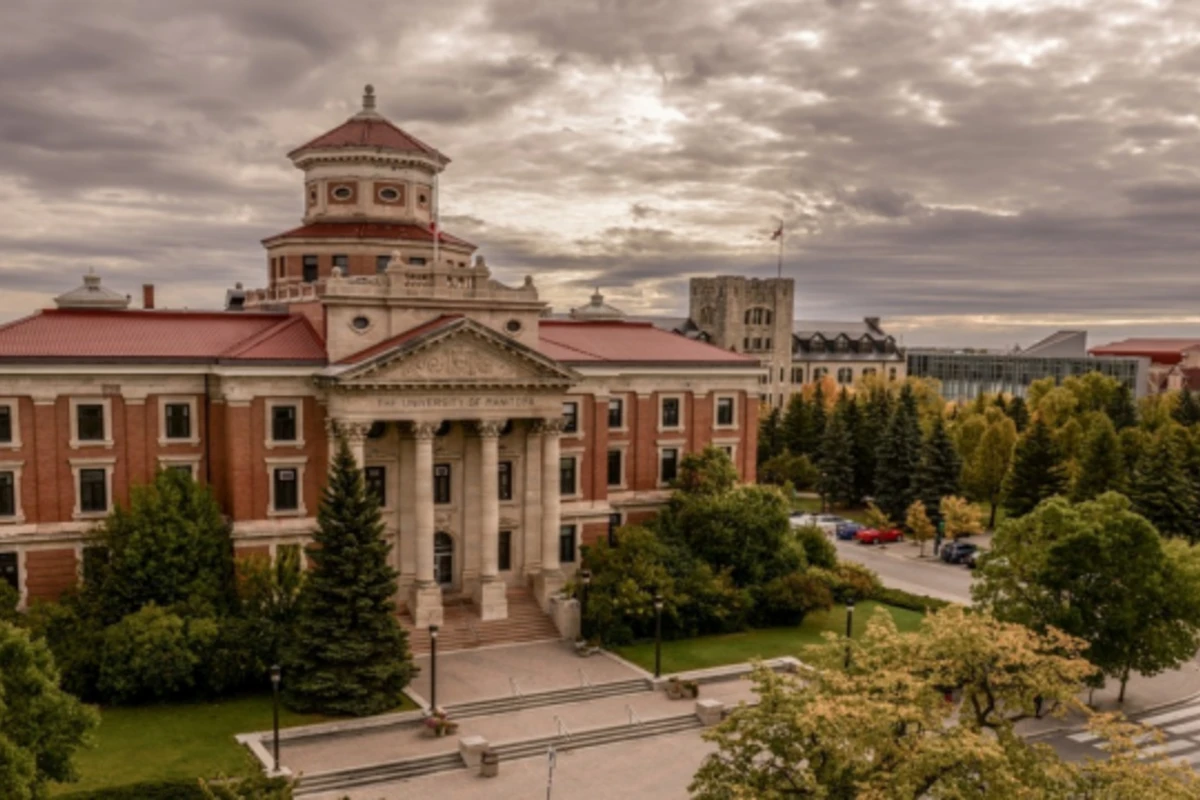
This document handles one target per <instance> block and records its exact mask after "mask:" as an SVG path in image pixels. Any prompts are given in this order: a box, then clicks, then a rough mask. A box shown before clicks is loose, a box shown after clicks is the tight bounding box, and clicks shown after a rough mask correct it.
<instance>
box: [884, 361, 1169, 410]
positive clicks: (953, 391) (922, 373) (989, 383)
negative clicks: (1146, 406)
mask: <svg viewBox="0 0 1200 800" xmlns="http://www.w3.org/2000/svg"><path fill="white" fill-rule="evenodd" d="M1149 371H1150V360H1149V359H1146V358H1106V357H1093V356H1070V357H1064V356H1030V355H1022V354H1020V353H1012V354H1009V353H952V352H940V351H936V350H909V351H908V374H909V375H912V376H914V377H918V378H935V379H937V380H938V381H940V382H941V384H942V397H944V398H945V399H946V400H973V399H975V398H976V397H978V396H979V395H980V394H984V393H987V394H1001V393H1004V394H1010V395H1012V396H1014V397H1024V396H1025V393H1026V392H1027V391H1028V390H1029V384H1031V383H1033V382H1034V381H1036V380H1040V379H1042V378H1046V377H1050V378H1054V380H1055V382H1056V383H1061V382H1062V381H1063V379H1064V378H1068V377H1070V376H1072V375H1085V374H1087V373H1089V372H1099V373H1101V374H1103V375H1108V376H1109V377H1113V378H1116V379H1117V380H1119V381H1121V382H1122V383H1124V384H1125V385H1126V386H1128V387H1129V388H1130V389H1131V390H1132V391H1133V393H1134V396H1135V397H1141V396H1143V395H1145V394H1146V389H1147V386H1148V382H1149V378H1148V376H1149Z"/></svg>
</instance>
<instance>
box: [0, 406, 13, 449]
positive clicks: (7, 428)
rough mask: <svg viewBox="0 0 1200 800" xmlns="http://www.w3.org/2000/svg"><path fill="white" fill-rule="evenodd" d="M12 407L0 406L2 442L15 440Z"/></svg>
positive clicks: (0, 437)
mask: <svg viewBox="0 0 1200 800" xmlns="http://www.w3.org/2000/svg"><path fill="white" fill-rule="evenodd" d="M12 420H13V413H12V406H0V442H4V443H6V444H7V443H8V442H11V441H12V440H13V424H12Z"/></svg>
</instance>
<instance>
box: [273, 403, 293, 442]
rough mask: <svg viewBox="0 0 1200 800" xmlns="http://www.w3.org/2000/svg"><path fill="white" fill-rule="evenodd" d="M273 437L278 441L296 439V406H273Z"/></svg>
mask: <svg viewBox="0 0 1200 800" xmlns="http://www.w3.org/2000/svg"><path fill="white" fill-rule="evenodd" d="M271 439H272V441H276V442H294V441H296V407H295V406H271Z"/></svg>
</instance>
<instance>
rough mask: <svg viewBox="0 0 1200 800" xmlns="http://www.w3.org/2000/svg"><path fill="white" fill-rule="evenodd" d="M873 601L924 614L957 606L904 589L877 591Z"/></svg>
mask: <svg viewBox="0 0 1200 800" xmlns="http://www.w3.org/2000/svg"><path fill="white" fill-rule="evenodd" d="M871 599H872V600H878V601H879V602H881V603H885V604H887V605H889V606H897V607H898V608H907V609H908V610H909V611H920V612H921V613H922V614H924V613H927V612H929V611H938V610H940V609H943V608H945V607H946V606H952V605H955V604H954V603H951V602H950V601H949V600H943V599H941V598H940V597H930V596H929V595H926V594H913V593H912V592H906V591H904V590H903V589H892V588H889V587H886V586H885V587H884V588H882V589H880V590H879V591H877V592H876V593H875V594H874V595H873V596H872V597H871Z"/></svg>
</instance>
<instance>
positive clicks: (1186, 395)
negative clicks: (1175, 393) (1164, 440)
mask: <svg viewBox="0 0 1200 800" xmlns="http://www.w3.org/2000/svg"><path fill="white" fill-rule="evenodd" d="M1171 415H1172V416H1173V417H1175V421H1176V422H1178V423H1179V424H1180V425H1182V426H1183V427H1185V428H1190V427H1192V426H1193V425H1195V424H1196V423H1197V422H1200V403H1198V402H1196V395H1194V394H1192V393H1191V392H1190V391H1188V389H1187V388H1186V387H1185V388H1183V389H1180V390H1179V397H1178V400H1177V401H1176V403H1175V409H1174V410H1173V411H1172V412H1171Z"/></svg>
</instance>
